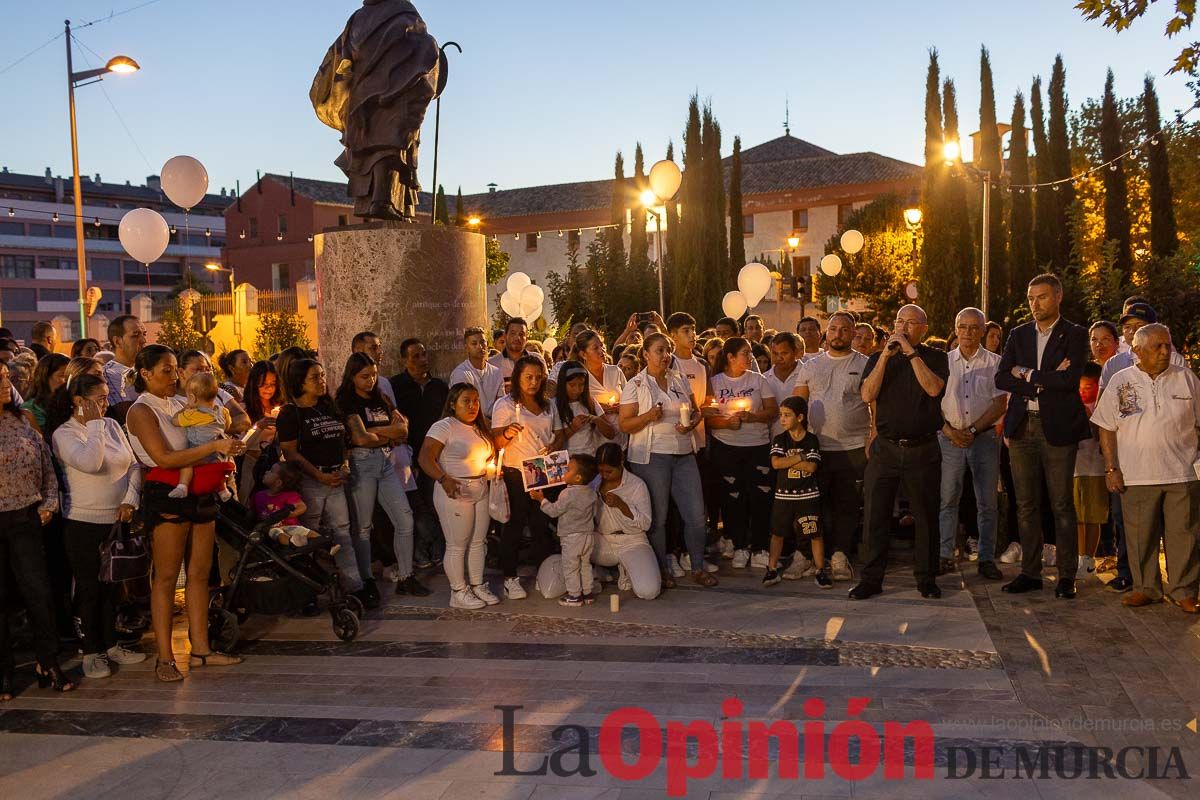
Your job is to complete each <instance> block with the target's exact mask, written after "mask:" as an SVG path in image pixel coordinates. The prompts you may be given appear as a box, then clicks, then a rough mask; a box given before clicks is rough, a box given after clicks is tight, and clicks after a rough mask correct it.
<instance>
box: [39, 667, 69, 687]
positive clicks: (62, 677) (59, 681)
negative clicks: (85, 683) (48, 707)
mask: <svg viewBox="0 0 1200 800" xmlns="http://www.w3.org/2000/svg"><path fill="white" fill-rule="evenodd" d="M34 672H35V673H36V674H37V684H38V688H39V689H46V688H50V689H53V690H54V691H56V692H70V691H74V689H75V682H74V681H72V680H71V679H70V678H68V677H67V676H66V673H64V672H63V671H62V667H60V666H58V665H57V664H55V665H54V666H52V667H48V668H43V667H42V665H41V664H38V665H37V666H36V667H34Z"/></svg>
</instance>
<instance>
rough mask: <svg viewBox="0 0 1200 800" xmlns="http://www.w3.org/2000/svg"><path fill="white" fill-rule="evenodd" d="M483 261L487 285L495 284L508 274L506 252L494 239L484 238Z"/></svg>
mask: <svg viewBox="0 0 1200 800" xmlns="http://www.w3.org/2000/svg"><path fill="white" fill-rule="evenodd" d="M484 241H485V243H484V254H485V259H486V260H485V263H484V270H485V276H486V279H487V282H488V285H489V286H491V285H495V284H497V283H499V282H500V280H501V279H502V278H503V277H504V276H505V275H507V274H508V253H506V252H504V250H503V249H501V247H500V242H498V241H496V240H495V239H485V240H484Z"/></svg>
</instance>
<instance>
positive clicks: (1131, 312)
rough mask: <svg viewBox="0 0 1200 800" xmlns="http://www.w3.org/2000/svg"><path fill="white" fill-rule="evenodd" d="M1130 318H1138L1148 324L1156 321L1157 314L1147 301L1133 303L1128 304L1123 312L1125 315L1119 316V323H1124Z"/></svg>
mask: <svg viewBox="0 0 1200 800" xmlns="http://www.w3.org/2000/svg"><path fill="white" fill-rule="evenodd" d="M1131 319H1140V320H1141V321H1142V322H1145V323H1146V324H1148V325H1152V324H1154V323H1155V322H1158V314H1156V313H1154V309H1153V308H1151V307H1150V304H1149V303H1134V304H1133V305H1131V306H1129V308H1128V310H1126V312H1125V316H1123V317H1121V321H1120V324H1121V325H1124V324H1125V323H1126V322H1128V321H1129V320H1131Z"/></svg>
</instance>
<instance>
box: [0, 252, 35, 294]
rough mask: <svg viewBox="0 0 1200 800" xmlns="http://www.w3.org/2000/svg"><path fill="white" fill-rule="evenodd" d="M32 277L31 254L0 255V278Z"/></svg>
mask: <svg viewBox="0 0 1200 800" xmlns="http://www.w3.org/2000/svg"><path fill="white" fill-rule="evenodd" d="M32 277H33V256H0V278H32ZM7 291H9V290H7V289H6V290H5V292H7Z"/></svg>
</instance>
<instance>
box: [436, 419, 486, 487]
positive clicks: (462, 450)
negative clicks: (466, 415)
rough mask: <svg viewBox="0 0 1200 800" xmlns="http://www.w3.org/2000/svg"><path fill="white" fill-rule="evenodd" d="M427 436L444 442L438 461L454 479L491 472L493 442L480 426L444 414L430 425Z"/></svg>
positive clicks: (475, 476) (474, 476) (476, 476)
mask: <svg viewBox="0 0 1200 800" xmlns="http://www.w3.org/2000/svg"><path fill="white" fill-rule="evenodd" d="M425 438H427V439H433V440H434V441H435V442H441V443H442V454H441V455H440V456H439V457H438V463H439V464H441V466H442V469H444V470H445V471H446V474H447V475H449V476H450V477H451V478H478V477H479V476H480V475H483V474H484V473H485V472H486V471H487V462H488V459H490V458H491V457H492V446H491V444H490V443H489V442H488V441H487V440H486V439H484V438H483V436H482V434H480V433H479V431H478V430H477V429H476V428H474V427H473V426H471V425H467V424H465V423H463V422H461V421H460V420H459V419H458V418H457V417H442V418H441V419H439V420H438V421H437V422H435V423H433V424H432V425H430V426H429V432H428V433H427V434H425Z"/></svg>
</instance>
